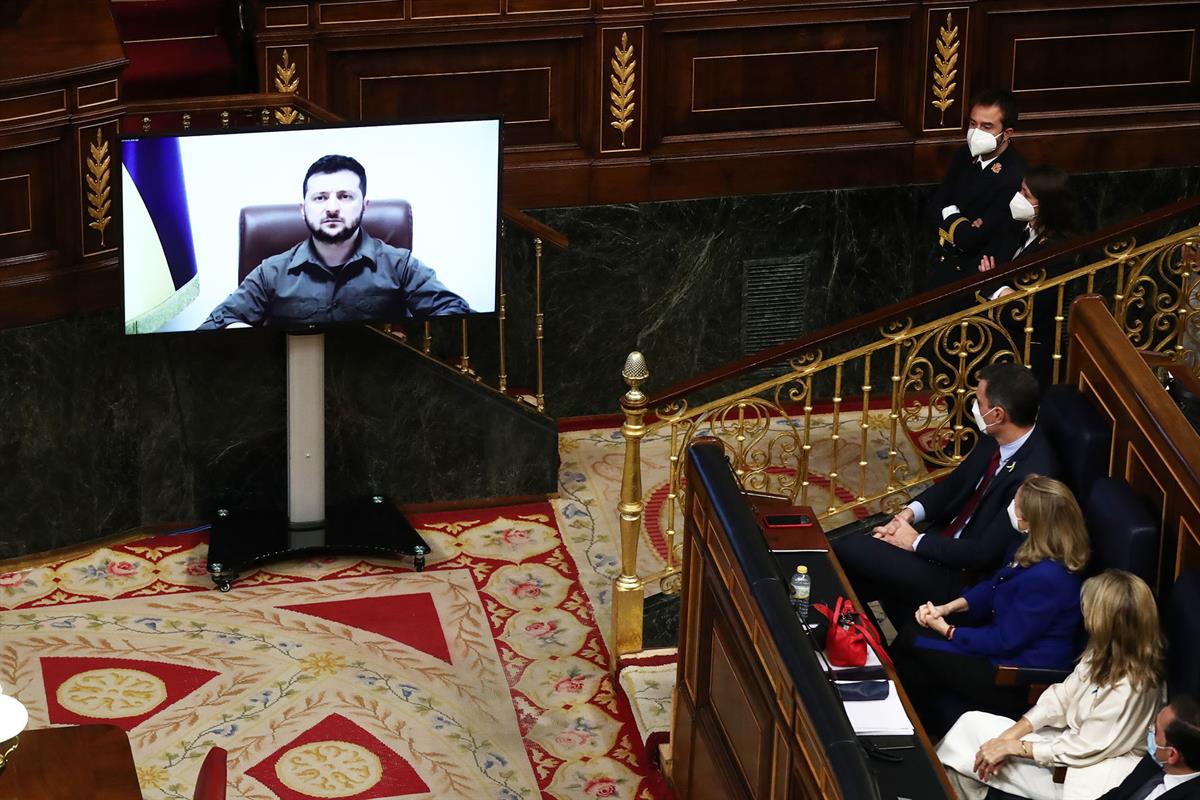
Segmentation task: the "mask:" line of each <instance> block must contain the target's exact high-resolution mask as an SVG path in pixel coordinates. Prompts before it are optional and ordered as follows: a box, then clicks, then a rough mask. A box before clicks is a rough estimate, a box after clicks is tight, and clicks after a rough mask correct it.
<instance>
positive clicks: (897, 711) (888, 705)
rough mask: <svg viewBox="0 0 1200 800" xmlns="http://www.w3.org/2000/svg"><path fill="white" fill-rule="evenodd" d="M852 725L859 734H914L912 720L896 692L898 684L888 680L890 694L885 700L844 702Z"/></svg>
mask: <svg viewBox="0 0 1200 800" xmlns="http://www.w3.org/2000/svg"><path fill="white" fill-rule="evenodd" d="M842 705H844V706H845V707H846V716H847V717H849V718H850V725H851V727H853V728H854V732H855V733H857V734H858V735H859V736H891V735H907V734H912V732H913V726H912V722H911V721H909V719H908V714H906V713H905V712H904V704H903V703H901V702H900V695H898V694H897V693H896V684H895V682H893V681H888V696H887V697H886V698H884V699H883V700H865V701H853V702H849V703H843V704H842Z"/></svg>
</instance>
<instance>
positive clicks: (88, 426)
mask: <svg viewBox="0 0 1200 800" xmlns="http://www.w3.org/2000/svg"><path fill="white" fill-rule="evenodd" d="M285 358H286V354H285V348H284V338H283V336H282V335H279V334H274V333H271V332H265V331H230V332H226V333H224V334H220V335H171V336H142V337H125V336H123V335H122V333H121V322H120V317H119V315H118V313H116V312H107V313H103V314H97V315H91V316H87V317H82V318H76V319H71V320H63V321H58V322H53V323H48V324H45V325H37V326H32V327H28V328H18V329H12V330H6V331H0V403H2V404H3V407H4V409H5V413H4V415H3V416H2V417H0V466H2V470H3V479H2V480H0V558H3V557H8V556H15V555H20V554H22V553H26V552H35V551H42V550H47V549H51V548H55V547H61V546H64V545H68V544H72V543H75V542H79V541H86V540H89V539H94V538H96V537H97V536H101V535H105V534H109V533H113V532H116V531H120V530H124V529H127V528H130V527H133V526H136V525H139V524H143V523H158V522H170V521H190V520H204V519H207V518H208V517H209V516H210V515H211V513H212V510H213V509H214V508H215V507H216V506H217V505H218V504H219V505H229V506H233V507H261V508H274V509H283V508H285V507H286V485H285V475H286V457H287V456H286V452H287V445H286V441H285V427H284V426H285V416H284V415H285V408H286V403H285ZM326 372H327V380H326V421H327V424H326V431H327V433H326V449H327V453H326V463H327V476H326V477H327V480H326V483H327V486H326V491H327V499H328V501H330V502H337V501H339V500H343V499H347V498H350V497H355V496H360V495H363V494H368V493H375V492H380V493H383V494H387V495H389V496H391V497H393V498H394V499H396V500H398V501H401V502H425V501H431V500H440V499H448V498H455V499H461V498H479V497H495V496H511V495H526V494H544V493H550V492H553V491H555V489H556V486H557V465H558V460H557V453H558V449H557V448H558V442H557V433H556V429H555V426H554V423H553V421H552V420H550V419H548V418H545V417H543V416H541V415H538V414H536V413H534V412H533V411H526V410H522V409H520V408H518V407H517V406H515V404H513V403H512V402H510V401H508V400H506V399H504V398H501V397H498V396H497V395H495V394H494V393H492V392H490V391H488V390H486V389H485V388H483V387H479V386H477V385H474V384H473V383H470V382H467V381H463V380H462V379H461V378H459V377H458V376H457V375H454V374H452V373H450V372H449V371H447V370H445V369H444V368H442V367H440V366H437V365H433V364H430V363H429V362H427V361H426V360H425V359H423V358H421V357H419V356H416V355H414V354H412V353H410V352H409V351H407V350H406V349H404V348H402V347H399V346H397V345H395V344H393V343H391V342H389V341H387V340H386V339H385V338H384V337H382V336H379V335H377V334H375V333H372V332H370V331H367V330H354V329H349V330H340V331H334V332H331V333H329V334H327V336H326Z"/></svg>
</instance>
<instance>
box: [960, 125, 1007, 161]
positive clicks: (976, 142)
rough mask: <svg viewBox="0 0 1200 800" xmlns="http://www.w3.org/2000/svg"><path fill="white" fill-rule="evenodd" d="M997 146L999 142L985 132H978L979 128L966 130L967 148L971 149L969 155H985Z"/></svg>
mask: <svg viewBox="0 0 1200 800" xmlns="http://www.w3.org/2000/svg"><path fill="white" fill-rule="evenodd" d="M999 146H1000V142H999V141H998V140H997V139H996V137H995V136H992V135H991V134H990V133H988V132H987V131H984V130H980V129H979V128H969V129H968V130H967V147H969V148H971V155H973V156H981V155H986V154H988V153H990V152H992V151H993V150H995V149H996V148H997V147H999Z"/></svg>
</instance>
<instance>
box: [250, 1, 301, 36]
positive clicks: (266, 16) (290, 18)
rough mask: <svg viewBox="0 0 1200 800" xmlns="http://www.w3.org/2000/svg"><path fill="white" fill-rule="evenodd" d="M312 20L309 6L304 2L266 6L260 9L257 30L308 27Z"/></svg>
mask: <svg viewBox="0 0 1200 800" xmlns="http://www.w3.org/2000/svg"><path fill="white" fill-rule="evenodd" d="M311 20H312V15H311V14H310V13H309V7H308V6H307V5H306V4H304V3H295V4H293V5H286V6H267V7H265V8H263V9H261V15H260V17H259V30H263V31H279V30H289V31H290V30H294V29H296V28H308V27H309V25H310V22H311Z"/></svg>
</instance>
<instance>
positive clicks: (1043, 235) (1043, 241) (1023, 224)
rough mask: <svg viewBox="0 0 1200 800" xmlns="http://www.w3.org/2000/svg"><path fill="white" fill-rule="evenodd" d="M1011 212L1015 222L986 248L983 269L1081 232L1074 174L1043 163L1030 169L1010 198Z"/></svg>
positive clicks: (999, 264)
mask: <svg viewBox="0 0 1200 800" xmlns="http://www.w3.org/2000/svg"><path fill="white" fill-rule="evenodd" d="M1009 214H1010V215H1011V216H1012V223H1011V224H1009V225H1006V226H1005V227H1004V229H1003V230H1002V231H1001V233H1000V235H998V236H996V237H995V239H994V240H993V241H992V242H990V243H989V244H988V247H986V248H985V252H984V255H983V256H982V257H981V258H980V259H979V271H980V272H987V271H989V270H992V269H995V268H996V267H998V266H1001V265H1003V264H1007V263H1008V262H1010V261H1012V260H1014V259H1016V258H1017V257H1018V256H1023V255H1029V254H1030V253H1033V252H1035V251H1037V250H1040V249H1042V248H1044V247H1046V246H1048V245H1050V244H1053V243H1057V242H1061V241H1063V240H1065V239H1069V238H1071V237H1072V236H1074V235H1075V234H1076V233H1078V228H1079V224H1078V219H1077V216H1078V206H1077V203H1076V200H1075V196H1074V194H1073V193H1072V192H1071V187H1070V177H1069V176H1068V175H1067V173H1066V172H1063V171H1062V170H1061V169H1059V168H1058V167H1051V166H1045V165H1043V166H1038V167H1034V168H1033V169H1031V170H1029V171H1028V172H1026V173H1025V180H1023V181H1021V190H1020V191H1019V192H1017V193H1016V194H1014V195H1013V196H1012V200H1011V201H1009Z"/></svg>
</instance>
